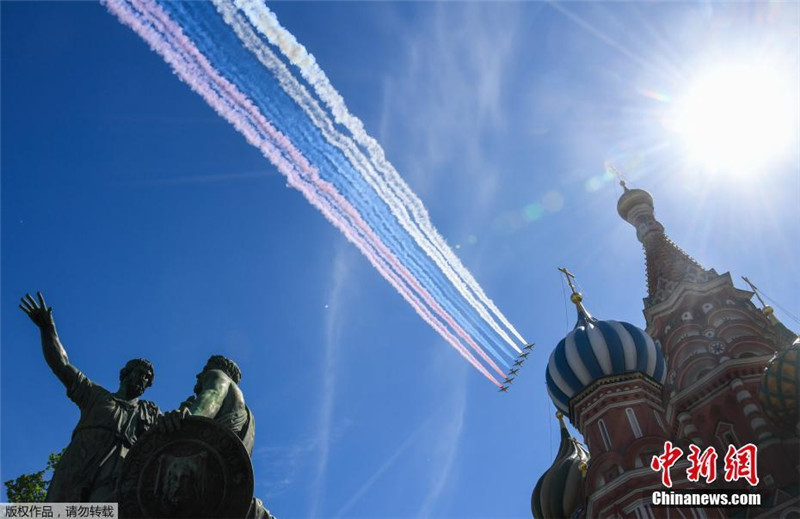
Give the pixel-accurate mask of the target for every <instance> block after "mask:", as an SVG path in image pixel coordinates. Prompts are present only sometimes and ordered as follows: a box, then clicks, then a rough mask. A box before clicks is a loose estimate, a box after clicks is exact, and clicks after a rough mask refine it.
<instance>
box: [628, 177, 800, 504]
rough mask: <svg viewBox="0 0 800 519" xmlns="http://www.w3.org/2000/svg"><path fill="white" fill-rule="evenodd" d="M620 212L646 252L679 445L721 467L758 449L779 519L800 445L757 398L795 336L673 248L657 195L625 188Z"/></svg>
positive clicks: (647, 312)
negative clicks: (714, 455) (731, 449)
mask: <svg viewBox="0 0 800 519" xmlns="http://www.w3.org/2000/svg"><path fill="white" fill-rule="evenodd" d="M623 187H625V186H624V184H623ZM617 209H618V211H619V214H620V216H622V218H624V219H625V220H626V221H627V222H629V223H630V224H631V225H633V226H634V227H635V228H636V236H637V238H638V239H639V241H640V242H642V244H643V245H644V251H645V261H646V269H647V291H648V296H647V297H646V298H645V299H644V316H645V321H646V323H647V328H646V330H647V333H648V334H649V335H650V336H651V337H653V339H654V340H655V342H656V343H657V344H658V345H659V346H660V347H661V350H662V351H663V353H664V357H665V359H666V364H667V376H666V381H665V383H664V388H663V390H664V402H665V417H666V422H667V423H666V425H667V427H668V428H669V430H670V432H671V434H672V435H673V437H674V438H675V439H676V440H677V441H680V442H684V443H693V444H695V445H697V446H699V447H702V448H705V447H707V446H714V447H715V448H716V450H717V452H719V453H720V459H722V457H723V455H724V453H725V452H726V450H727V448H728V446H729V445H734V446H737V447H739V446H742V445H745V444H748V443H752V444H754V445H756V446H757V447H758V475H759V479H760V484H759V487H758V488H759V489H760V490H761V491H763V492H765V494H764V495H765V497H767V498H768V500H769V501H770V502H768V503H766V504H767V505H769V506H771V507H772V508H773V510H772V511H770V512H763V511H762V512H763V514H764V515H763V517H773V516H774V515H773V514H774V513H775V512H776V511H777V510H776V508H780V502H785V501H786V500H787V499H788V497H789V495H790V493H794V494H795V496H796V495H797V494H796V488H794V487H797V485H798V482H800V472H798V465H800V450H798V446H800V440H798V438H781V437H779V435H778V434H776V430H775V428H774V427H771V426H770V424H769V423H768V421H767V420H766V417H765V415H764V411H763V409H762V408H761V405H760V403H759V392H760V385H761V379H762V375H763V373H764V370H765V367H766V366H767V363H768V362H769V361H770V360H771V358H772V357H773V355H774V354H775V353H776V352H778V351H782V350H784V349H786V348H788V347H789V346H790V344H791V342H792V341H791V335H792V334H791V332H789V331H788V330H787V329H786V328H785V327H784V326H783V325H781V324H780V323H779V322H778V321H777V320H776V319H775V317H774V315H773V314H772V311H771V310H772V309H771V308H769V307H766V308H765V311H761V310H759V309H757V308H756V307H755V305H753V303H752V302H751V298H752V297H753V295H754V294H753V292H750V291H746V290H741V289H737V288H736V287H734V286H733V282H732V280H731V277H730V274H728V273H725V274H717V273H716V272H715V271H714V270H713V269H710V270H706V269H704V268H703V267H701V266H700V265H699V264H698V263H697V262H696V261H695V260H693V259H692V258H691V257H689V255H688V254H686V253H685V252H684V251H682V250H681V249H680V248H679V247H678V246H677V245H675V244H674V243H673V242H672V240H670V239H669V238H668V237H667V236H666V234H665V233H664V227H663V225H661V223H659V222H658V220H656V219H655V216H654V209H653V198H652V196H650V194H649V193H647V192H646V191H643V190H640V189H628V188H627V187H625V192H624V193H623V195H622V196H621V197H620V199H619V202H618V204H617ZM793 488H794V490H793ZM776 500H777V501H778V502H775V501H776ZM788 500H789V501H792V500H794V501H795V502H797V501H798V498H796V497H795V498H794V499H788Z"/></svg>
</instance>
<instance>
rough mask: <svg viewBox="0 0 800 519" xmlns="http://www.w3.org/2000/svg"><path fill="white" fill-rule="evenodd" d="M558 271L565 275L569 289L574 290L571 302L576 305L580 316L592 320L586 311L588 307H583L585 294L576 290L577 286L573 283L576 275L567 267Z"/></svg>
mask: <svg viewBox="0 0 800 519" xmlns="http://www.w3.org/2000/svg"><path fill="white" fill-rule="evenodd" d="M558 271H559V272H561V273H562V274H564V277H566V278H567V283H568V284H569V289H570V290H572V295H571V296H569V300H570V301H572V302H573V303H574V304H575V307H576V308H577V309H578V314H580V315H582V316H583V317H587V318H589V319H591V318H592V316H591V314H590V313H589V312H588V311H587V310H586V307H584V306H583V294H581V293H580V292H578V290H577V289H576V288H575V284H574V283H573V282H572V280H573V279H575V275H574V274H572V272H570V271H569V270H567V267H561V268H559V269H558Z"/></svg>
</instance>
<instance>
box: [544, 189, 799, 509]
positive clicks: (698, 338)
mask: <svg viewBox="0 0 800 519" xmlns="http://www.w3.org/2000/svg"><path fill="white" fill-rule="evenodd" d="M623 187H624V189H625V192H624V193H623V195H622V196H621V197H620V199H619V202H618V205H617V209H618V211H619V214H620V215H621V216H622V218H624V219H625V220H626V221H628V222H629V223H630V224H631V225H633V226H634V227H635V228H636V235H637V238H638V239H639V241H640V242H641V243H642V245H643V246H644V251H645V263H646V270H647V297H645V298H644V317H645V321H646V333H644V331H642V330H640V329H638V328H636V327H635V326H633V325H630V324H627V323H619V322H616V321H600V320H597V319H595V318H594V317H592V316H591V315H590V314H589V313H588V312H587V311H586V309H585V308H584V307H583V304H582V297H581V295H580V294H578V293H577V292H575V290H574V288H573V296H572V301H573V302H574V303H575V304H576V306H577V308H578V323H577V324H576V326H575V329H574V330H573V331H572V332H570V334H568V335H567V337H565V338H564V340H562V341H561V342H560V343H559V344H558V346H556V348H555V350H554V351H553V354H552V355H551V357H550V361H549V363H548V367H547V371H546V379H547V387H548V391H549V393H550V397H551V398H552V399H553V402H554V404H555V405H556V407H557V408H558V409H559V410H560V411H561V412H563V413H564V414H565V415H566V416H567V417H568V418H569V420H570V421H571V422H572V424H573V425H574V426H575V427H576V428H577V429H578V430H579V431H580V432H581V434H582V435H583V437H584V440H585V442H586V445H587V447H588V451H589V456H590V458H589V460H588V463H587V470H586V472H585V474H583V477H582V481H581V482H582V484H583V494H584V496H585V497H584V498H583V501H582V503H577V504H575V505H574V507H573V509H572V510H570V511H569V516H570V517H571V518H582V517H591V518H594V517H602V518H612V519H627V518H637V519H638V518H647V519H654V518H661V517H664V518H666V517H681V518H687V519H688V518H700V519H703V518H725V517H731V518H732V517H741V518H747V519H751V518H752V519H756V518H764V519H766V518H773V517H776V518H781V519H789V518H800V409H798V407H799V406H800V341H798V342H795V339H796V338H797V336H796V334H794V333H793V332H791V331H790V330H788V329H787V328H786V327H785V326H783V325H782V324H781V323H780V322H779V321H778V320H777V319H776V318H775V315H774V313H773V312H772V309H771V308H770V307H768V306H766V305H763V301H762V307H763V309H759V308H757V307H756V306H755V305H754V304H753V303H752V302H751V298H752V297H753V295H756V296H757V295H758V294H757V292H755V287H752V285H751V287H752V288H753V291H748V290H742V289H738V288H736V287H734V285H733V282H732V280H731V276H730V274H728V273H724V274H717V272H715V271H714V270H713V269H704V268H703V267H702V266H701V265H700V264H699V263H698V262H696V261H695V260H694V259H692V258H691V257H690V256H689V255H688V254H686V253H685V252H684V251H682V250H681V249H680V248H679V247H678V246H677V245H675V243H673V242H672V240H670V239H669V238H668V237H667V236H666V234H665V232H664V226H663V225H661V223H660V222H659V221H658V220H656V218H655V214H654V208H653V198H652V196H650V194H649V193H647V192H646V191H643V190H641V189H628V188H627V187H625V185H624V183H623ZM564 273H565V274H566V275H567V276H568V279H569V278H570V277H571V275H570V274H569V273H568V272H566V270H564ZM570 281H571V280H570ZM748 283H749V281H748ZM570 286H571V287H572V283H571V282H570ZM759 300H760V298H759ZM572 441H575V440H572ZM665 441H670V442H671V443H672V444H673V445H675V446H678V447H680V448H681V449H683V453H684V456H683V457H682V458H681V460H680V461H679V462H678V463H677V464H675V465H674V466H673V467H672V470H671V474H672V480H673V486H672V490H686V489H698V490H702V491H706V492H713V491H715V490H723V489H731V488H732V489H738V490H743V491H745V492H748V493H753V492H758V493H759V494H761V496H762V504H761V506H760V507H750V508H746V507H739V508H710V507H709V508H702V509H699V508H698V509H691V508H663V507H653V506H651V503H650V497H651V496H652V492H653V491H654V490H664V487H663V485H662V481H661V475H660V473H658V472H655V471H654V470H653V469H651V468H650V462H651V461H652V460H653V457H654V456H655V455H660V454H662V453H663V450H664V442H665ZM747 444H753V445H754V446H756V447H757V449H758V451H757V475H758V480H759V481H758V484H757V486H755V488H754V487H752V486H750V485H749V483H748V482H746V481H737V482H732V483H726V482H725V478H724V476H723V475H724V472H725V471H724V459H725V457H726V453H727V452H728V448H729V446H733V447H735V448H740V447H743V446H745V445H747ZM690 446H697V447H699V448H700V449H703V450H705V449H706V448H708V447H713V448H714V449H716V452H717V454H718V460H717V463H716V466H717V475H718V477H717V480H716V481H714V482H713V483H711V484H709V483H708V482H706V481H704V480H702V479H701V480H700V481H699V482H695V483H692V482H689V481H688V480H687V477H686V469H687V467H688V466H689V462H688V460H687V456H688V454H689V452H690V450H689V447H690ZM562 465H564V466H566V462H564V461H561V462H560V465H559V466H562ZM554 466H555V465H554ZM565 470H566V469H563V470H562V472H565ZM572 470H573V473H574V469H572ZM550 472H553V471H552V470H551V471H550ZM548 474H549V473H548ZM548 474H545V476H547V478H548V485H547V488H548V491H549V492H550V493H551V494H552V493H553V492H559V491H561V492H567V491H568V492H570V495H574V494H575V492H576V491H575V489H574V488H569V489H568V488H566V487H564V488H560V487H558V486H557V485H554V482H555V481H557V480H558V478H556V477H555V476H554V475H553V474H555V472H553V474H549V475H548ZM559 474H560V473H559ZM545 476H543V477H545ZM565 481H567V480H566V479H565ZM569 482H570V484H571V485H573V486H574V485H575V484H576V476H574V474H573V476H572V477H571V478H569ZM540 486H541V487H542V488H544V484H542V485H540ZM537 488H539V487H537ZM537 495H540V496H543V495H544V493H543V492H542V491H541V490H540V491H539V493H538V494H537V493H535V494H534V507H533V511H534V517H536V518H537V519H539V518H540V517H550V516H548V515H547V513H546V510H547V508H546V507H541V506H539V507H538V508H537V506H536V504H537V503H536V499H537V497H536V496H537ZM550 499H553V497H552V496H551V497H550ZM564 511H566V509H564Z"/></svg>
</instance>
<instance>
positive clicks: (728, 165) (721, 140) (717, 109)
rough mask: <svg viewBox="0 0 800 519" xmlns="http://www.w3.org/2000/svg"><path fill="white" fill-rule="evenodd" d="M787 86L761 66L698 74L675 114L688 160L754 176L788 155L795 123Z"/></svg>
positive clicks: (722, 68)
mask: <svg viewBox="0 0 800 519" xmlns="http://www.w3.org/2000/svg"><path fill="white" fill-rule="evenodd" d="M789 83H790V82H789V81H788V80H787V79H786V78H784V77H782V76H781V74H780V72H779V71H778V70H776V69H775V68H773V67H768V66H766V65H760V64H733V65H726V66H720V67H718V68H715V69H714V70H710V71H709V72H707V73H705V74H703V75H701V76H699V77H698V78H697V79H696V80H695V81H694V82H693V83H692V85H691V87H690V88H689V89H688V90H687V91H686V94H685V96H684V97H683V98H682V99H681V100H680V101H679V102H678V103H677V113H676V116H675V130H676V131H677V132H678V134H679V135H680V136H681V137H682V140H683V143H684V145H685V147H686V151H687V153H688V156H689V158H690V160H693V161H698V162H700V163H701V164H702V165H704V166H705V167H707V168H710V169H712V170H716V171H726V172H729V173H736V172H753V170H754V169H755V168H757V167H759V166H764V165H766V164H767V163H768V162H770V161H771V160H774V159H775V158H777V157H779V156H781V155H782V154H783V153H785V151H786V150H787V149H788V148H789V145H790V144H791V142H792V135H793V134H794V125H795V124H796V122H797V109H796V99H795V97H796V96H792V94H791V89H790V87H789Z"/></svg>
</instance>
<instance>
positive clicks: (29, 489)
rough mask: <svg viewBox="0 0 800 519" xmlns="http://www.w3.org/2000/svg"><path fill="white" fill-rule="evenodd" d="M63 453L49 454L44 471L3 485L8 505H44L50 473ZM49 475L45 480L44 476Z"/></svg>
mask: <svg viewBox="0 0 800 519" xmlns="http://www.w3.org/2000/svg"><path fill="white" fill-rule="evenodd" d="M62 454H64V451H63V450H62V451H61V452H58V453H55V452H51V453H50V456H48V459H47V466H46V467H45V468H44V470H40V471H39V472H34V473H33V474H23V475H21V476H19V477H18V478H17V479H9V480H8V481H6V482H5V483H4V484H5V486H6V496H8V502H9V503H44V499H45V497H47V487H49V486H50V479H51V478H52V471H53V470H54V469H55V468H56V465H58V462H59V461H61V455H62ZM48 472H49V473H50V478H48V479H45V474H47V473H48Z"/></svg>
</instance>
